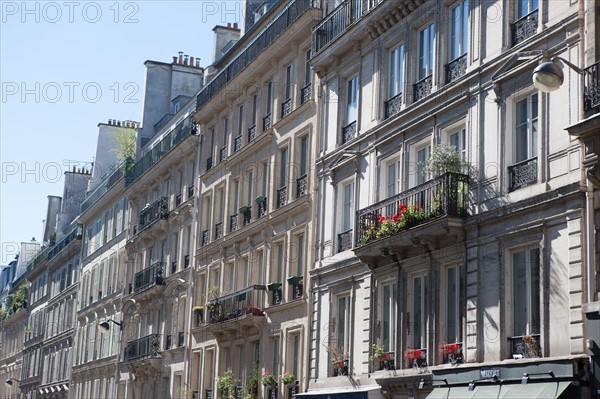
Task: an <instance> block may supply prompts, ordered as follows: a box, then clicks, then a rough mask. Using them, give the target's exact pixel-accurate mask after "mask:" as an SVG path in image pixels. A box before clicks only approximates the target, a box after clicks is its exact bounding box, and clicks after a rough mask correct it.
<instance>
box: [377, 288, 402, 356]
mask: <svg viewBox="0 0 600 399" xmlns="http://www.w3.org/2000/svg"><path fill="white" fill-rule="evenodd" d="M396 298H397V291H396V284H395V283H391V284H385V285H383V287H382V289H381V294H380V300H381V315H380V320H381V325H380V328H381V335H380V337H379V338H380V339H381V344H382V345H383V346H384V348H385V351H386V352H395V351H396V315H397V312H398V310H397V307H396Z"/></svg>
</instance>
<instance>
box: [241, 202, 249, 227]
mask: <svg viewBox="0 0 600 399" xmlns="http://www.w3.org/2000/svg"><path fill="white" fill-rule="evenodd" d="M240 215H242V222H243V224H244V226H246V225H249V224H250V222H251V221H252V207H251V206H243V207H241V208H240Z"/></svg>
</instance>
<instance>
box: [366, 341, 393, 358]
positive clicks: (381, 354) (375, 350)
mask: <svg viewBox="0 0 600 399" xmlns="http://www.w3.org/2000/svg"><path fill="white" fill-rule="evenodd" d="M371 349H372V354H371V356H370V357H369V359H370V360H371V361H373V360H378V361H380V362H387V361H389V360H390V359H391V358H392V355H391V354H390V353H389V352H386V351H385V345H377V344H373V345H372V346H371Z"/></svg>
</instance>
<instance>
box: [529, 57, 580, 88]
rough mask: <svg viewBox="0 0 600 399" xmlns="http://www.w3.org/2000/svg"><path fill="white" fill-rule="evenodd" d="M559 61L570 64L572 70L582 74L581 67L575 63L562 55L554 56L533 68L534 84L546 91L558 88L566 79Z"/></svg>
mask: <svg viewBox="0 0 600 399" xmlns="http://www.w3.org/2000/svg"><path fill="white" fill-rule="evenodd" d="M557 61H561V62H562V63H563V64H565V65H567V66H569V67H570V68H571V69H572V70H574V71H575V72H577V73H578V74H580V75H582V74H583V71H582V70H581V68H579V67H577V66H575V65H573V64H572V63H571V62H569V61H567V60H565V59H564V58H562V57H554V58H552V61H550V62H543V63H541V64H540V65H538V66H537V67H536V68H535V69H534V70H533V85H534V86H535V87H536V88H537V89H538V90H540V91H541V92H544V93H550V92H552V91H555V90H558V88H559V87H560V86H561V85H562V84H563V82H564V80H565V75H564V73H563V71H562V68H561V67H560V65H558V64H557Z"/></svg>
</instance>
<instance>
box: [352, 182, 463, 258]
mask: <svg viewBox="0 0 600 399" xmlns="http://www.w3.org/2000/svg"><path fill="white" fill-rule="evenodd" d="M468 199H469V177H468V176H467V175H463V174H458V173H445V174H443V175H441V176H439V177H436V178H435V179H433V180H430V181H428V182H426V183H423V184H421V185H418V186H416V187H414V188H412V189H410V190H408V191H404V192H402V193H400V194H396V195H394V196H392V197H390V198H387V199H385V200H383V201H380V202H378V203H376V204H373V205H371V206H369V207H367V208H364V209H361V210H359V211H357V212H356V233H357V234H356V237H355V240H356V245H357V246H359V247H360V246H362V245H365V244H366V243H368V242H369V241H372V240H376V239H378V238H383V237H386V236H392V235H396V234H398V233H400V232H401V231H403V230H405V229H408V228H410V227H414V226H417V225H419V224H423V223H426V222H428V221H430V220H433V219H435V218H438V217H442V216H454V217H464V216H466V215H467V209H468Z"/></svg>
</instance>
